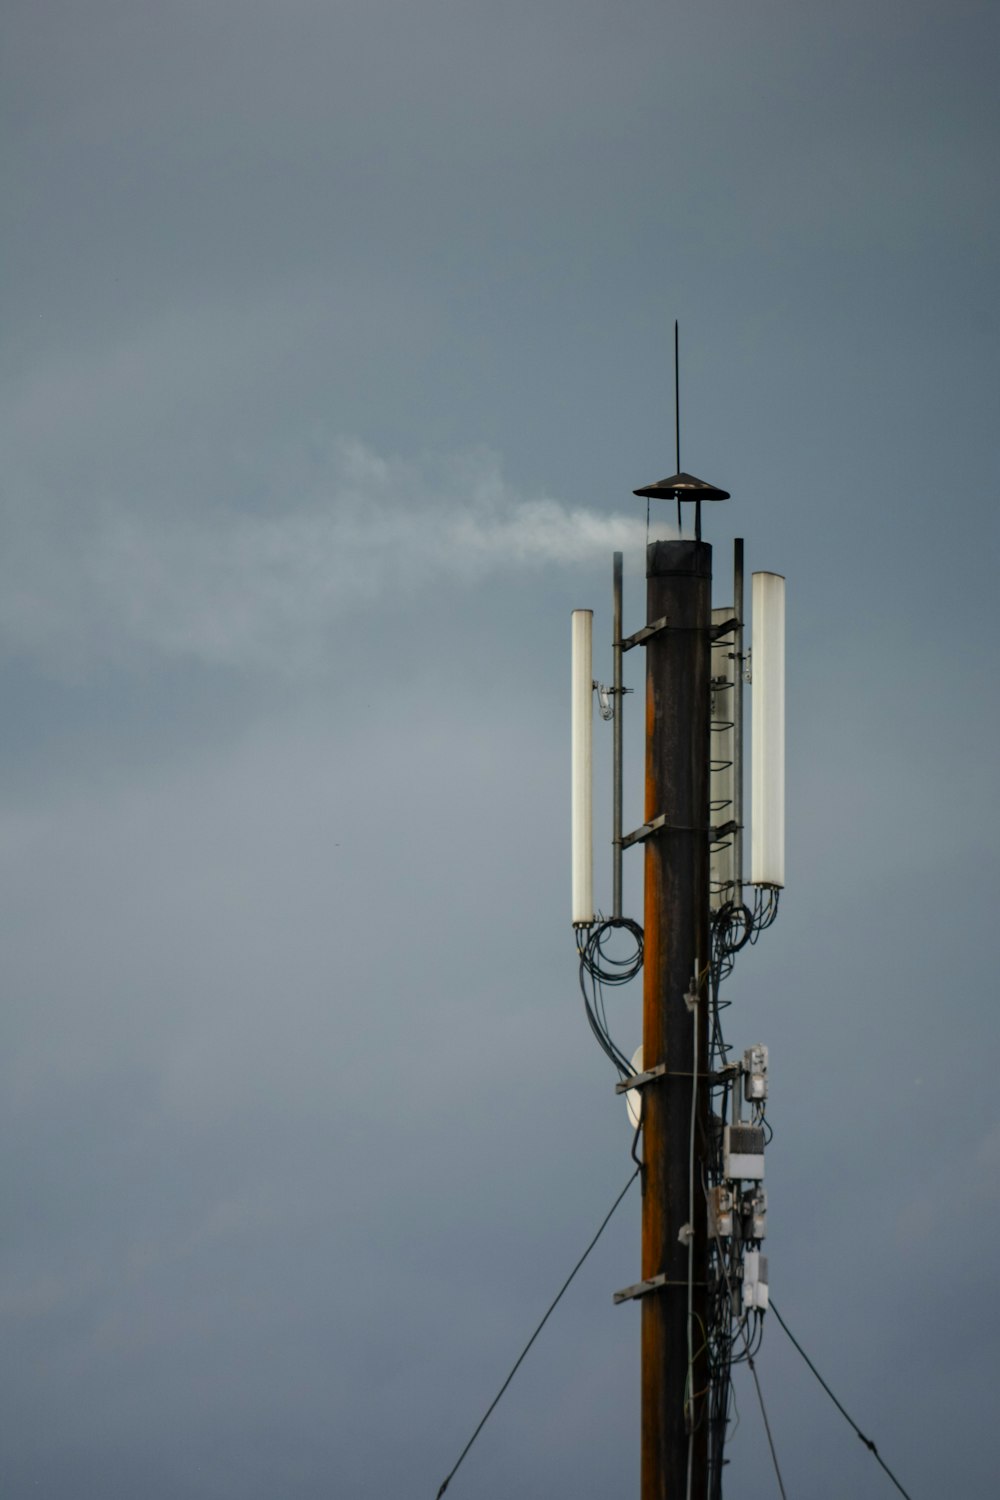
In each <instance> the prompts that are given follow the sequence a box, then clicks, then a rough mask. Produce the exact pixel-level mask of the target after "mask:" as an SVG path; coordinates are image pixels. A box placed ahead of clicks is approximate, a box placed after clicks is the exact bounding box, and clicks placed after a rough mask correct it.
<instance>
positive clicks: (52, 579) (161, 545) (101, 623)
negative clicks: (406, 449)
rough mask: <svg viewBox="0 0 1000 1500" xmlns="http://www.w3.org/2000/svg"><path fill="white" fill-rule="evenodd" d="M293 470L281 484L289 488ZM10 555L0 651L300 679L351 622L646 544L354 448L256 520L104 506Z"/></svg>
mask: <svg viewBox="0 0 1000 1500" xmlns="http://www.w3.org/2000/svg"><path fill="white" fill-rule="evenodd" d="M289 469H291V472H289ZM71 530H72V538H71V539H70V536H69V534H68V532H67V530H66V528H65V527H64V526H63V525H62V523H61V521H60V519H59V518H58V517H57V516H55V515H53V514H52V513H51V512H50V513H49V515H48V517H47V518H45V517H44V515H42V516H41V517H40V520H39V524H37V525H36V526H34V527H33V528H30V530H29V532H28V535H27V538H26V537H25V535H24V534H23V533H22V535H21V538H20V544H19V546H18V548H17V549H16V550H14V551H8V552H7V554H6V556H7V561H6V563H5V564H4V571H5V572H6V573H7V577H6V579H5V580H4V587H3V589H2V591H0V593H2V599H0V629H2V632H3V637H4V640H5V642H6V645H7V649H8V651H13V652H16V653H27V654H29V655H31V656H36V657H37V656H41V657H42V658H44V659H46V660H47V661H48V662H50V663H52V662H54V663H56V664H57V665H60V666H62V667H65V666H67V665H68V666H70V667H71V668H76V669H84V670H85V669H86V668H87V667H89V666H90V665H92V664H93V663H94V662H95V661H99V660H104V659H109V658H110V659H114V660H126V661H128V660H131V659H134V658H135V657H136V656H137V655H139V656H146V655H148V654H149V653H150V652H152V653H154V654H157V655H159V656H161V657H165V658H172V659H185V658H187V659H195V660H198V661H200V662H202V663H204V664H209V665H213V666H224V667H234V668H238V669H247V668H260V667H263V668H265V669H270V670H275V669H277V670H281V671H287V672H293V673H295V672H299V671H302V670H308V669H309V668H310V667H311V666H312V665H313V664H314V663H315V662H316V661H318V660H319V658H320V654H321V648H322V646H323V643H324V639H325V636H326V633H327V632H328V631H329V630H330V629H331V628H332V627H333V626H334V625H335V624H336V623H337V622H338V621H340V620H342V619H343V618H344V617H345V616H346V615H347V614H349V613H352V612H356V611H358V610H359V609H361V610H365V609H373V608H375V607H377V606H379V605H382V604H384V603H385V602H386V601H387V600H388V599H390V598H392V599H394V600H402V602H403V603H404V604H405V602H406V601H407V600H408V599H410V598H412V597H413V596H415V595H416V594H418V593H419V592H420V591H422V590H426V589H427V588H429V587H432V586H441V585H456V584H457V585H462V584H468V583H470V582H476V581H480V580H482V579H483V578H484V577H485V576H487V575H490V574H500V573H510V572H511V571H515V570H522V569H530V568H541V567H546V566H555V567H561V566H566V565H572V566H579V565H580V564H581V563H585V562H587V561H588V560H591V559H602V560H603V559H605V558H606V557H607V555H608V553H609V552H610V551H612V550H614V549H615V548H618V549H622V550H633V549H636V548H638V547H640V546H641V542H642V527H641V523H640V522H639V521H638V520H637V519H633V518H629V517H625V516H615V515H598V514H597V513H595V512H593V511H590V510H586V509H579V508H572V507H570V506H568V505H566V504H564V503H563V502H562V501H560V500H557V499H554V498H551V497H549V496H525V495H522V494H520V493H518V492H517V491H516V490H515V489H514V488H512V487H511V486H510V485H509V484H508V483H507V482H506V481H505V479H504V477H503V474H502V471H501V466H500V462H499V460H498V458H497V456H496V455H495V454H493V453H491V452H489V451H486V450H475V451H472V452H467V453H462V454H458V455H453V456H449V457H443V458H441V457H437V458H434V457H432V458H426V459H423V460H406V459H401V458H392V459H389V458H384V457H381V456H380V455H378V454H377V453H375V452H373V451H372V450H371V449H370V448H368V447H365V446H364V445H363V444H361V443H359V442H357V441H352V440H348V439H343V440H339V441H337V442H334V443H333V444H332V445H330V446H329V447H328V448H327V450H326V451H325V452H324V453H323V454H322V456H321V457H320V458H313V459H311V460H309V461H308V462H304V461H296V462H295V464H294V465H286V466H285V470H284V472H277V471H276V472H274V473H273V474H272V476H271V478H270V480H269V481H268V483H267V484H266V485H265V486H264V495H263V500H261V497H260V492H259V491H258V496H257V497H256V503H255V504H254V506H253V508H252V509H238V508H237V507H236V506H234V505H232V504H230V505H228V506H226V507H224V508H222V509H215V510H207V511H206V510H197V511H196V510H194V509H193V508H192V507H191V506H190V505H188V506H184V505H182V504H178V503H173V504H172V503H169V502H161V503H159V504H157V505H155V506H153V507H150V506H148V505H146V506H144V507H140V506H138V505H131V506H130V505H128V504H125V503H123V502H114V501H104V502H103V503H101V504H99V505H94V506H92V507H91V509H90V512H89V517H88V515H87V512H86V510H81V511H78V512H77V513H76V516H75V518H74V522H73V525H72V528H71Z"/></svg>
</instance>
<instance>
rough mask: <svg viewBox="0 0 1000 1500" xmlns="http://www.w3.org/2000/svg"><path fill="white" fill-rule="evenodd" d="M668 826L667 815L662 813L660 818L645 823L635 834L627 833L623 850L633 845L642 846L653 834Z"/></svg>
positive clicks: (623, 841)
mask: <svg viewBox="0 0 1000 1500" xmlns="http://www.w3.org/2000/svg"><path fill="white" fill-rule="evenodd" d="M666 826H667V815H666V813H660V816H659V817H658V818H653V819H651V820H650V822H648V823H643V825H642V827H641V828H637V829H636V830H635V831H634V832H633V833H627V834H626V835H625V837H624V838H623V839H622V848H623V849H629V848H631V846H632V845H633V844H641V843H643V841H644V840H645V839H648V838H649V837H650V835H651V834H654V833H657V832H658V831H659V830H660V829H661V828H666Z"/></svg>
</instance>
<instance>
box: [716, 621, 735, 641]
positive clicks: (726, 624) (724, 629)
mask: <svg viewBox="0 0 1000 1500" xmlns="http://www.w3.org/2000/svg"><path fill="white" fill-rule="evenodd" d="M739 623H740V622H739V620H738V619H737V618H736V616H735V615H733V617H732V619H731V620H723V621H722V624H721V625H713V626H712V640H713V641H721V640H722V637H723V636H724V635H728V634H729V633H730V631H731V630H735V629H736V628H737V627H738V626H739Z"/></svg>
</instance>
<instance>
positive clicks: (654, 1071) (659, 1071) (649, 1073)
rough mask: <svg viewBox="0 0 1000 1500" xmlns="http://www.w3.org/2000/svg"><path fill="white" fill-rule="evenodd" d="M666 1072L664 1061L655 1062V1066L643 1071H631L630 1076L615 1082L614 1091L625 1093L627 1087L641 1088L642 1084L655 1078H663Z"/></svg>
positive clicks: (627, 1089)
mask: <svg viewBox="0 0 1000 1500" xmlns="http://www.w3.org/2000/svg"><path fill="white" fill-rule="evenodd" d="M666 1072H667V1065H666V1063H657V1064H656V1067H655V1068H647V1069H646V1071H645V1073H633V1074H632V1077H631V1078H625V1079H623V1080H622V1081H621V1083H616V1084H615V1093H616V1094H627V1093H628V1091H629V1089H641V1088H642V1087H643V1085H644V1084H647V1083H653V1082H654V1081H655V1080H656V1079H657V1078H664V1077H665V1076H666Z"/></svg>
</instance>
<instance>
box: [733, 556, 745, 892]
mask: <svg viewBox="0 0 1000 1500" xmlns="http://www.w3.org/2000/svg"><path fill="white" fill-rule="evenodd" d="M733 614H734V615H735V616H736V620H737V622H738V623H737V625H736V629H735V630H734V631H733V655H734V657H735V660H734V662H733V810H732V817H733V822H734V823H735V824H736V832H735V833H734V835H733V877H734V885H733V897H732V899H733V903H734V905H736V906H742V904H743V665H744V664H743V538H742V537H741V536H738V537H736V538H735V540H734V541H733Z"/></svg>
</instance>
